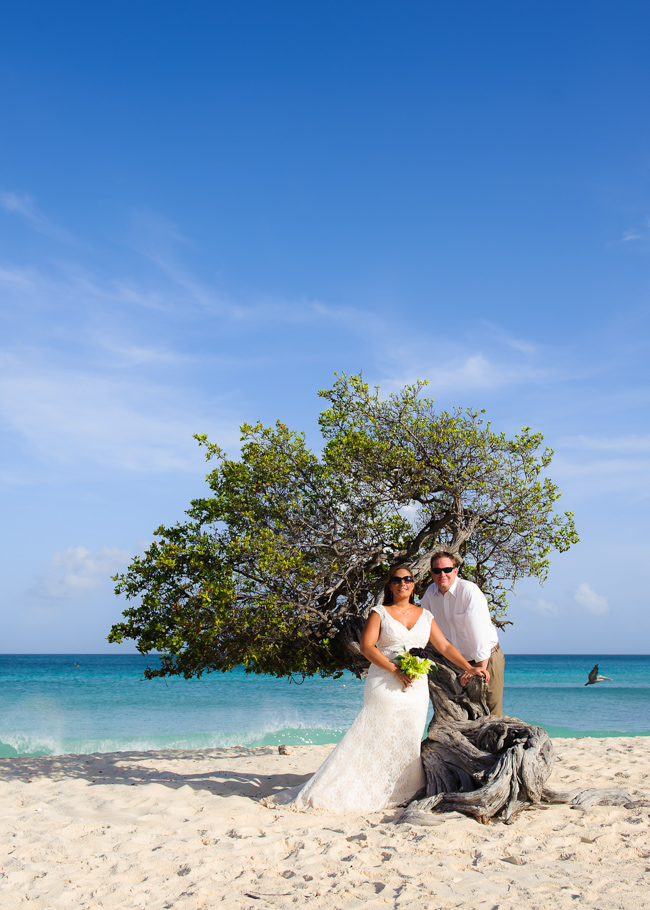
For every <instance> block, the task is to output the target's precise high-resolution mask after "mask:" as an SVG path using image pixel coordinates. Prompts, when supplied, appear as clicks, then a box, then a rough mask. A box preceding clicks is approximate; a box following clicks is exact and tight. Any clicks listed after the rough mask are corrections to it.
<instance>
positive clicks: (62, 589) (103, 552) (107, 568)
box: [30, 546, 131, 599]
mask: <svg viewBox="0 0 650 910" xmlns="http://www.w3.org/2000/svg"><path fill="white" fill-rule="evenodd" d="M130 559H131V554H130V553H129V551H128V550H120V549H119V548H118V547H101V548H100V549H99V550H95V551H94V552H93V551H91V550H89V549H88V548H87V547H83V546H78V547H68V549H67V550H61V551H59V552H58V553H54V554H53V555H52V557H51V558H50V559H49V560H48V561H47V563H46V564H45V565H44V566H42V567H41V568H40V569H39V571H38V572H37V575H36V578H35V580H34V584H33V586H32V589H31V591H30V593H31V594H34V595H36V596H39V597H48V598H57V599H60V598H77V597H83V596H84V595H86V594H88V593H89V592H91V591H95V590H97V589H98V588H102V587H108V586H109V585H110V578H111V575H114V574H115V573H116V572H117V571H119V570H120V569H122V568H124V567H125V566H126V565H127V563H128V562H129V561H130Z"/></svg>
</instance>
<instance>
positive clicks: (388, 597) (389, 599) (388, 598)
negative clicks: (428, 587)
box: [384, 566, 415, 607]
mask: <svg viewBox="0 0 650 910" xmlns="http://www.w3.org/2000/svg"><path fill="white" fill-rule="evenodd" d="M398 569H406V571H407V572H408V573H409V574H411V567H410V566H393V568H392V569H391V570H390V575H389V576H388V578H387V579H386V584H385V585H384V606H385V607H390V606H391V604H392V603H393V589H392V587H391V583H390V580H391V578H392V577H393V575H394V574H395V572H397V570H398ZM409 603H411V604H414V603H415V585H413V590H412V591H411V596H410V597H409Z"/></svg>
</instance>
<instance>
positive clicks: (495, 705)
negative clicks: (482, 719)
mask: <svg viewBox="0 0 650 910" xmlns="http://www.w3.org/2000/svg"><path fill="white" fill-rule="evenodd" d="M469 663H470V664H471V665H472V666H473V667H475V666H476V661H474V660H470V661H469ZM505 667H506V659H505V657H504V656H503V651H502V650H501V648H497V649H496V651H493V652H492V653H491V654H490V659H489V660H488V665H487V671H488V673H489V674H490V682H489V683H488V686H487V699H486V700H487V706H488V708H489V709H490V714H496V715H502V714H503V675H504V671H505Z"/></svg>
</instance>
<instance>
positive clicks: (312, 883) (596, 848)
mask: <svg viewBox="0 0 650 910" xmlns="http://www.w3.org/2000/svg"><path fill="white" fill-rule="evenodd" d="M554 744H555V748H556V752H557V762H556V765H555V769H554V771H553V775H552V777H551V780H550V781H549V783H550V784H552V785H553V786H554V787H555V788H556V789H571V788H575V787H578V786H602V787H606V786H610V787H611V786H621V787H624V788H625V789H627V790H628V791H629V793H630V794H631V795H632V796H633V797H634V798H637V799H638V798H641V797H647V796H650V738H643V737H637V738H616V739H565V740H562V739H558V740H554ZM331 748H332V747H331V746H305V747H300V748H295V749H293V750H292V751H291V754H289V755H279V754H278V751H277V748H275V747H273V748H271V747H266V748H257V749H244V748H232V749H217V750H205V751H197V752H182V751H168V752H140V753H137V752H121V753H111V754H95V755H74V756H61V757H56V758H51V757H48V758H14V759H2V760H0V818H1V822H0V826H1V827H0V833H1V836H0V906H2V908H3V910H13V908H15V907H20V908H26V907H29V908H34V910H36V908H38V910H51V908H93V910H94V908H120V910H131V908H137V910H141V908H147V910H158V908H160V910H163V908H164V910H167V908H182V910H204V908H205V910H207V908H213V907H222V908H228V910H240V908H246V910H249V908H251V910H259V908H260V907H278V908H285V907H286V908H289V907H293V906H295V905H299V906H300V905H303V904H304V905H307V906H309V907H313V908H315V910H316V908H323V910H325V908H328V910H329V908H332V910H334V908H348V907H350V908H357V907H364V908H375V907H376V908H380V907H381V908H384V907H391V908H393V907H394V908H409V910H420V908H452V907H454V908H455V907H459V908H460V907H463V908H477V910H478V908H482V910H483V908H485V910H495V908H499V910H505V908H513V910H515V908H516V910H521V908H522V907H525V908H527V910H535V908H544V910H547V908H549V907H553V908H556V907H559V908H561V907H574V908H575V907H585V908H586V907H589V908H590V910H599V908H603V910H605V908H606V910H615V908H624V910H633V908H637V907H638V908H641V907H647V903H648V894H649V893H650V808H647V807H643V808H631V809H626V808H624V807H606V806H603V807H599V806H596V807H594V808H591V809H589V810H587V811H583V810H579V809H573V808H570V807H568V806H549V807H545V808H542V809H538V810H534V811H528V812H525V813H523V814H522V815H520V816H519V817H518V818H517V819H516V821H515V823H514V824H512V825H504V824H503V823H501V822H494V823H492V824H490V825H488V826H484V825H480V824H478V823H477V822H476V821H474V820H473V819H471V818H466V817H463V816H459V815H457V814H456V813H453V814H451V815H450V816H439V819H440V824H439V825H436V826H432V827H420V826H418V827H416V826H411V825H400V824H397V823H396V822H395V819H396V818H397V817H399V815H400V814H401V810H397V811H396V812H394V813H377V814H369V815H363V816H350V815H348V816H341V815H331V814H320V813H313V812H312V813H298V812H292V811H289V810H279V809H268V808H266V807H265V806H264V805H262V804H261V803H260V802H259V800H260V799H261V798H263V797H264V796H267V795H269V794H270V793H272V792H274V791H276V790H278V789H281V788H284V787H288V786H294V785H296V784H298V783H300V782H302V781H305V780H306V779H307V778H308V777H309V776H310V774H311V773H313V771H315V769H316V768H317V767H318V765H319V764H320V763H321V761H322V760H323V758H324V757H325V756H326V755H327V754H328V753H329V751H330V750H331Z"/></svg>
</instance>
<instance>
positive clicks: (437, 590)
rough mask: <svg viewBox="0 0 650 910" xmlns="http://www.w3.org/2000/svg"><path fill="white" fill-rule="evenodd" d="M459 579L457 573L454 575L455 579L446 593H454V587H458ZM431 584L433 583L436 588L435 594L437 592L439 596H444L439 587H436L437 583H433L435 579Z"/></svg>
mask: <svg viewBox="0 0 650 910" xmlns="http://www.w3.org/2000/svg"><path fill="white" fill-rule="evenodd" d="M459 581H460V578H459V577H458V575H457V576H456V580H455V581H454V583H453V585H452V586H451V588H450V589H449V590H448V591H447V594H454V595H455V594H456V589H457V588H458V582H459ZM433 584H434V587H435V589H436V591H435V593H436V594H439V595H440V596H441V597H444V596H445V595H444V594H443V593H442V591H441V590H440V588H439V587H438V585H437V584H436V583H435V581H434V583H433Z"/></svg>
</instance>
